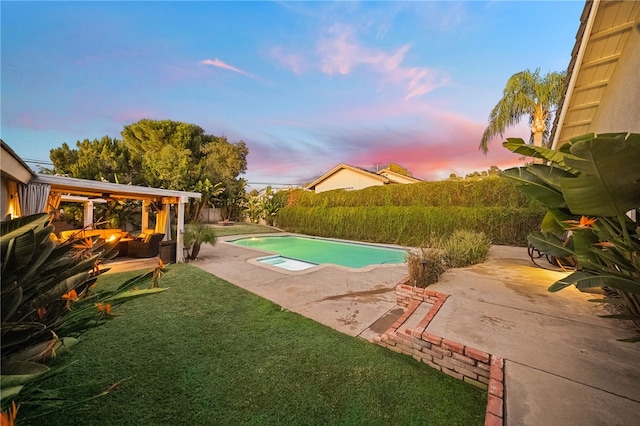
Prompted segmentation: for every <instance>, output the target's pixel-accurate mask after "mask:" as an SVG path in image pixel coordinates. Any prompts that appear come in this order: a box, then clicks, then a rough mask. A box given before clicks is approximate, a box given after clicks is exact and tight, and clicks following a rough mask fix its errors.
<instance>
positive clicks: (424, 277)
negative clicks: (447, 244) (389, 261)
mask: <svg viewBox="0 0 640 426" xmlns="http://www.w3.org/2000/svg"><path fill="white" fill-rule="evenodd" d="M406 261H407V266H408V268H409V282H410V283H411V284H412V285H414V286H415V287H421V288H425V287H427V286H428V285H430V284H434V283H437V282H438V280H439V279H440V275H442V274H443V273H444V272H445V271H446V268H445V260H444V257H443V253H442V251H441V250H434V249H427V248H421V249H420V250H419V251H415V250H413V251H409V252H407V260H406Z"/></svg>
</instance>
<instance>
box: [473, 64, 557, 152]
mask: <svg viewBox="0 0 640 426" xmlns="http://www.w3.org/2000/svg"><path fill="white" fill-rule="evenodd" d="M565 74H566V73H564V72H562V73H559V72H550V73H548V74H546V75H545V76H541V75H540V69H536V70H535V71H534V72H531V71H530V70H525V71H521V72H518V73H515V74H514V75H512V76H511V77H510V78H509V80H508V81H507V85H506V86H505V88H504V90H503V96H502V98H501V99H500V100H499V101H498V103H497V104H496V106H495V107H493V109H492V110H491V114H490V115H489V125H488V126H487V128H486V129H485V131H484V133H483V134H482V139H481V141H480V147H479V148H480V149H481V150H482V152H483V153H485V154H486V153H487V151H488V150H489V146H488V143H489V141H490V140H491V139H492V138H493V137H495V136H497V135H500V137H502V135H503V133H504V131H505V130H506V129H507V128H508V127H512V126H515V125H517V124H518V123H519V122H520V119H521V118H522V117H523V116H525V115H527V116H529V125H530V126H531V141H530V142H531V143H533V145H534V146H543V145H544V143H545V141H546V140H547V139H548V137H549V130H550V129H551V121H552V119H553V116H552V109H553V108H554V107H557V105H558V103H559V102H560V99H561V97H562V89H563V87H564V80H565Z"/></svg>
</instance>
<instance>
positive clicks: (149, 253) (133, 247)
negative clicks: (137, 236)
mask: <svg viewBox="0 0 640 426" xmlns="http://www.w3.org/2000/svg"><path fill="white" fill-rule="evenodd" d="M163 238H164V234H151V235H149V236H147V237H146V238H145V239H144V240H142V241H140V240H133V241H129V244H128V246H127V251H128V254H129V257H153V256H157V255H158V253H159V251H160V241H162V239H163Z"/></svg>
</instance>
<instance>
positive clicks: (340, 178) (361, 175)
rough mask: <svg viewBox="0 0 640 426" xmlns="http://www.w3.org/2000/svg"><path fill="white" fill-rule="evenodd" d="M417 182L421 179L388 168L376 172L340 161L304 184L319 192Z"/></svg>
mask: <svg viewBox="0 0 640 426" xmlns="http://www.w3.org/2000/svg"><path fill="white" fill-rule="evenodd" d="M417 182H421V180H420V179H416V178H413V177H411V176H405V175H403V174H400V173H396V172H393V171H391V170H389V169H382V170H380V171H379V172H378V173H374V172H370V171H368V170H365V169H362V168H360V167H354V166H350V165H348V164H344V163H342V164H338V165H337V166H335V167H334V168H333V169H331V170H329V171H328V172H327V173H325V174H323V175H322V176H320V177H319V178H318V179H316V180H314V181H313V182H311V183H310V184H309V185H307V186H305V189H308V190H310V191H315V192H316V193H319V192H324V191H331V190H332V189H345V190H356V189H362V188H367V187H369V186H381V185H388V184H395V183H399V184H407V183H417Z"/></svg>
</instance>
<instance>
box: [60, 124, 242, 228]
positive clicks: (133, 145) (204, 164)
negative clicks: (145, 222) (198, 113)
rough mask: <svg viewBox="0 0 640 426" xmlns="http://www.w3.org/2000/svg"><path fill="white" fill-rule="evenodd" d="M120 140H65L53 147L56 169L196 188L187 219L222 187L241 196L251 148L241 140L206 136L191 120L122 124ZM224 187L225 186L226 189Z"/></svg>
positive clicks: (193, 217)
mask: <svg viewBox="0 0 640 426" xmlns="http://www.w3.org/2000/svg"><path fill="white" fill-rule="evenodd" d="M122 138H123V140H122V141H120V140H117V139H112V138H109V137H108V136H105V137H104V138H102V139H101V140H97V139H96V140H94V141H89V140H88V139H85V140H84V141H83V142H80V141H78V142H77V143H76V145H77V147H78V148H77V149H70V148H69V146H68V145H67V144H66V143H63V144H62V146H61V147H60V148H56V149H53V150H51V152H50V157H51V161H52V162H53V164H54V171H55V172H56V173H62V174H67V175H70V176H72V177H77V178H82V179H92V180H107V181H109V182H118V183H134V184H138V185H146V186H151V187H155V188H165V189H174V190H180V191H195V192H200V193H202V199H201V200H199V201H194V200H192V201H191V202H190V204H189V206H188V208H187V212H186V219H187V220H188V221H190V220H196V219H197V218H198V217H199V215H200V213H201V211H202V209H203V208H204V207H208V206H212V205H213V202H214V200H215V199H217V197H219V196H220V195H221V192H222V191H224V192H226V196H227V199H230V200H235V199H238V198H240V197H241V196H244V193H242V194H240V193H238V194H236V193H235V192H237V191H244V185H242V184H239V179H238V176H239V175H240V174H242V173H244V172H246V170H247V155H248V154H249V149H248V148H247V146H246V144H245V143H244V142H243V141H239V142H237V143H231V142H229V141H228V140H227V138H226V137H221V136H213V135H207V134H205V133H204V130H203V129H202V128H201V127H199V126H197V125H195V124H190V123H183V122H178V121H172V120H149V119H143V120H140V121H138V122H136V123H132V124H128V125H126V126H124V128H123V130H122ZM225 188H226V191H225Z"/></svg>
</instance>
